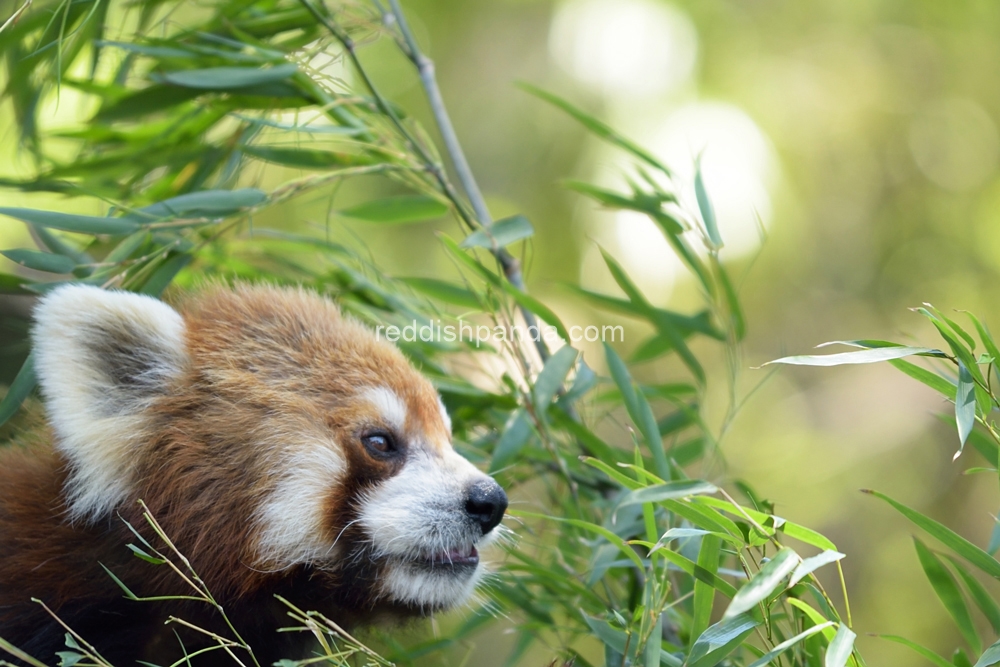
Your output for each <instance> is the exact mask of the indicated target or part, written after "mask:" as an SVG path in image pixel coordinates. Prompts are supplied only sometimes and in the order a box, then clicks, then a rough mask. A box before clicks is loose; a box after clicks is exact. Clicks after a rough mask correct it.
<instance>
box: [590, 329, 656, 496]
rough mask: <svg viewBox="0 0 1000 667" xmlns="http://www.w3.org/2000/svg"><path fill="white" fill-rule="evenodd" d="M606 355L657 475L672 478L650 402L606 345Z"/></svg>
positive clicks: (614, 378)
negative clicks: (647, 448)
mask: <svg viewBox="0 0 1000 667" xmlns="http://www.w3.org/2000/svg"><path fill="white" fill-rule="evenodd" d="M604 355H605V358H606V359H607V362H608V368H609V369H610V371H611V378H612V379H613V380H614V381H615V384H616V385H618V389H619V391H621V393H622V397H623V398H624V400H625V409H626V411H627V412H628V414H629V417H630V418H631V419H632V422H633V423H634V424H635V425H636V428H638V429H639V432H640V433H641V434H642V436H643V439H644V440H645V441H646V445H647V446H648V447H649V451H650V453H652V455H653V462H654V468H655V470H656V474H657V475H659V476H660V477H661V478H663V479H666V478H668V477H669V476H670V474H669V473H670V465H669V463H668V462H667V456H666V453H665V452H664V451H663V440H662V439H661V438H660V431H659V428H658V427H657V424H656V418H655V417H654V416H653V412H652V409H651V408H650V407H649V401H647V400H646V397H645V396H643V395H642V393H640V392H637V391H636V390H635V387H634V386H633V384H632V377H631V375H629V372H628V368H626V366H625V362H623V361H622V359H621V357H619V356H618V353H617V352H615V351H614V349H613V348H612V347H611V346H610V345H608V344H607V343H604Z"/></svg>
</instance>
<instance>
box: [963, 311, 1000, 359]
mask: <svg viewBox="0 0 1000 667" xmlns="http://www.w3.org/2000/svg"><path fill="white" fill-rule="evenodd" d="M966 315H968V316H969V319H970V320H972V324H973V325H975V327H976V331H977V332H978V333H979V339H980V340H981V341H983V347H985V348H986V351H987V352H988V353H989V355H990V356H991V357H993V359H994V362H993V363H994V364H995V365H997V364H1000V349H997V344H996V343H995V342H994V340H993V336H991V335H990V332H989V331H987V330H986V327H984V326H983V323H982V322H980V321H979V318H977V317H976V316H975V315H973V314H972V313H966Z"/></svg>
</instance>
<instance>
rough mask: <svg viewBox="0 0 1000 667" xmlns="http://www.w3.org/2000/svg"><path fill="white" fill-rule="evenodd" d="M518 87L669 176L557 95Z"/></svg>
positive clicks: (648, 156)
mask: <svg viewBox="0 0 1000 667" xmlns="http://www.w3.org/2000/svg"><path fill="white" fill-rule="evenodd" d="M518 86H519V87H520V88H521V89H522V90H525V91H527V92H529V93H531V94H532V95H534V96H536V97H539V98H541V99H543V100H545V101H546V102H548V103H549V104H552V105H554V106H557V107H559V108H560V109H562V110H563V111H565V112H566V113H567V114H569V115H570V116H572V117H573V118H574V119H576V120H577V121H578V122H579V123H580V124H581V125H583V126H584V127H586V128H587V129H588V130H590V131H591V132H593V133H594V134H595V135H596V136H598V137H600V138H601V139H604V140H605V141H607V142H608V143H611V144H614V145H615V146H618V147H619V148H621V149H623V150H625V151H627V152H629V153H631V154H632V155H634V156H635V157H637V158H639V159H640V160H642V161H643V162H645V163H647V164H649V165H651V166H653V167H656V168H657V169H659V170H660V171H662V172H663V173H665V174H667V175H669V174H670V170H669V169H667V167H666V166H664V165H663V163H661V162H660V161H659V160H657V159H656V158H655V157H653V155H652V154H650V153H648V152H647V151H645V150H643V149H642V148H640V147H639V146H638V145H636V144H635V143H633V142H631V141H629V140H628V139H626V138H625V137H623V136H622V135H620V134H618V133H617V132H615V131H614V130H613V129H611V127H610V126H608V125H607V124H606V123H604V122H602V121H599V120H597V119H596V118H594V117H593V116H591V115H590V114H587V113H584V112H583V111H581V110H580V109H578V108H577V107H575V106H573V105H572V104H570V103H569V102H567V101H566V100H564V99H563V98H561V97H559V96H557V95H553V94H552V93H549V92H546V91H544V90H542V89H541V88H536V87H535V86H532V85H531V84H527V83H519V84H518Z"/></svg>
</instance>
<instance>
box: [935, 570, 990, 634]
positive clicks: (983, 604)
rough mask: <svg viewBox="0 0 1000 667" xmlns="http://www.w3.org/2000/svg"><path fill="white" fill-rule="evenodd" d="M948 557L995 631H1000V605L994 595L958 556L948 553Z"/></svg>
mask: <svg viewBox="0 0 1000 667" xmlns="http://www.w3.org/2000/svg"><path fill="white" fill-rule="evenodd" d="M946 558H947V559H948V560H949V561H950V562H951V565H952V567H954V568H955V571H956V572H958V576H959V578H960V579H961V580H962V583H964V584H965V588H966V589H967V590H968V591H969V595H971V596H972V599H973V601H974V602H975V603H976V606H977V607H979V610H980V611H981V612H983V616H985V617H986V620H988V621H989V622H990V627H992V628H993V632H996V633H1000V605H998V604H997V602H996V601H995V600H994V599H993V596H992V595H990V592H989V591H987V590H986V588H985V587H984V586H983V585H982V584H981V583H979V580H978V579H976V578H975V577H974V576H972V575H971V574H970V573H969V572H968V571H967V570H966V569H965V566H963V565H962V563H961V562H959V560H958V559H957V558H955V557H953V556H950V555H947V556H946Z"/></svg>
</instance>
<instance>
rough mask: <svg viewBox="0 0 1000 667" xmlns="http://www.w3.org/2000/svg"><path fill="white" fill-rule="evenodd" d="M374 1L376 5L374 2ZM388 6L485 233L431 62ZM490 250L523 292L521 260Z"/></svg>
mask: <svg viewBox="0 0 1000 667" xmlns="http://www.w3.org/2000/svg"><path fill="white" fill-rule="evenodd" d="M376 4H377V5H378V3H376ZM389 5H390V7H391V8H392V9H391V11H389V12H386V11H385V10H384V9H382V8H381V5H378V6H379V8H380V9H382V12H383V20H384V21H385V22H386V23H387V24H388V25H390V26H391V25H392V24H395V25H396V26H397V27H398V28H399V32H400V34H401V35H402V37H403V40H402V43H401V44H400V46H401V47H402V48H403V53H405V54H406V57H407V58H409V59H410V62H412V63H413V65H414V66H415V67H416V68H417V73H418V74H419V76H420V83H421V84H422V85H423V88H424V93H425V94H426V95H427V101H428V103H429V104H430V107H431V113H433V114H434V121H435V123H436V124H437V127H438V131H439V132H440V133H441V139H442V140H443V141H444V147H445V151H446V152H447V153H448V157H449V158H451V163H452V165H453V166H454V168H455V173H456V174H457V175H458V180H459V182H460V183H461V184H462V189H463V190H465V194H466V196H467V197H468V198H469V203H470V204H471V205H472V210H473V211H474V213H475V216H476V222H477V223H478V226H480V227H482V228H483V229H484V230H486V231H487V233H488V232H489V230H490V227H491V226H492V224H493V217H492V216H491V215H490V211H489V208H488V207H487V206H486V200H485V199H483V193H482V191H481V190H480V189H479V184H478V183H477V182H476V177H475V176H474V175H473V173H472V169H471V168H470V167H469V162H468V160H466V158H465V151H463V150H462V144H461V143H460V142H459V140H458V135H457V134H456V133H455V128H454V126H453V125H452V123H451V117H450V116H449V115H448V109H447V107H445V104H444V98H442V97H441V88H440V87H439V86H438V83H437V77H436V75H435V69H434V61H432V60H431V59H430V58H428V57H427V56H426V55H425V54H424V53H423V52H422V51H421V50H420V47H419V46H418V45H417V40H416V38H415V37H414V36H413V32H412V31H411V30H410V26H409V24H408V23H407V22H406V17H405V15H404V14H403V9H402V7H400V5H399V0H389ZM490 252H491V253H492V254H493V256H494V257H495V258H496V260H497V262H498V263H499V264H500V268H501V269H502V270H503V274H504V276H505V277H506V278H507V281H508V282H509V283H510V284H511V285H513V286H514V287H515V288H516V289H519V290H520V291H522V292H527V289H526V287H525V284H524V274H523V273H522V272H521V262H520V261H519V260H518V259H517V258H516V257H514V256H513V255H511V254H510V253H509V252H507V249H506V248H503V247H499V246H496V245H494V247H493V248H491V249H490ZM520 311H521V316H522V317H523V318H524V321H525V324H527V326H528V327H533V326H534V327H537V325H538V320H537V319H536V318H535V314H534V313H532V312H531V311H530V310H528V309H527V308H524V307H523V306H521V307H520ZM567 342H568V341H567ZM534 343H535V348H536V349H537V350H538V356H539V357H540V358H541V360H542V363H543V364H544V363H545V361H546V360H547V359H548V358H549V348H548V345H546V344H545V341H544V340H542V337H541V336H539V338H538V340H536V341H534Z"/></svg>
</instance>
